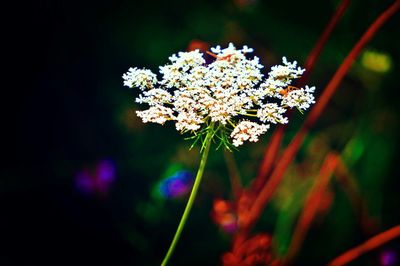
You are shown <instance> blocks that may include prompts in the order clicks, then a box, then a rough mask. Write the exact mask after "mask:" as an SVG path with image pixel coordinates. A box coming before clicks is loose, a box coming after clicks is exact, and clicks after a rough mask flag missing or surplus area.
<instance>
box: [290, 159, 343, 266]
mask: <svg viewBox="0 0 400 266" xmlns="http://www.w3.org/2000/svg"><path fill="white" fill-rule="evenodd" d="M338 162H339V156H338V155H337V154H336V153H329V154H328V155H327V156H326V158H325V161H324V163H323V165H322V167H321V170H320V173H319V176H318V178H317V179H316V180H315V183H314V186H313V188H312V189H311V190H310V192H309V194H308V196H307V199H306V201H305V202H304V207H303V211H302V213H301V215H300V218H299V221H298V222H297V225H296V228H295V230H294V233H293V236H292V240H291V243H290V246H289V249H288V252H287V255H286V258H285V264H286V263H289V264H290V262H291V261H292V259H293V258H294V257H295V255H296V254H297V252H298V251H299V249H300V247H301V244H302V243H303V241H304V239H305V236H306V234H307V232H308V229H309V228H310V225H311V223H312V221H313V220H314V218H315V215H316V213H317V211H318V208H319V206H320V203H321V199H322V197H323V196H324V192H325V191H326V187H327V186H328V184H329V180H330V177H331V175H332V173H333V172H334V171H335V169H336V167H337V165H338Z"/></svg>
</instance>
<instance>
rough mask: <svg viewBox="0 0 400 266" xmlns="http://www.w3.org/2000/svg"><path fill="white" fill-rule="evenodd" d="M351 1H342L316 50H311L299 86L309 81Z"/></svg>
mask: <svg viewBox="0 0 400 266" xmlns="http://www.w3.org/2000/svg"><path fill="white" fill-rule="evenodd" d="M350 2H351V0H342V1H341V2H340V3H339V6H338V7H337V8H336V11H335V13H334V14H333V16H332V17H331V19H330V20H329V22H328V25H327V26H326V28H325V30H324V32H323V33H322V35H321V36H320V37H319V39H318V41H317V43H316V44H315V46H314V48H313V49H312V50H311V52H310V54H309V55H308V57H307V60H306V62H305V63H304V68H305V69H306V70H307V71H306V72H305V73H304V75H303V76H302V77H301V78H300V80H299V82H298V84H299V86H302V85H303V84H304V82H305V81H306V80H307V79H308V76H309V75H310V73H311V72H312V69H313V68H314V65H315V62H316V61H317V59H318V57H319V55H320V54H321V52H322V49H323V48H324V46H325V44H326V42H327V41H328V39H329V37H330V35H331V34H332V31H333V29H334V28H335V26H336V24H337V23H338V22H339V20H340V19H341V18H342V16H343V14H344V12H345V11H346V9H347V7H348V6H349V4H350Z"/></svg>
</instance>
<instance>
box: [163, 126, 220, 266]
mask: <svg viewBox="0 0 400 266" xmlns="http://www.w3.org/2000/svg"><path fill="white" fill-rule="evenodd" d="M213 134H214V131H213V124H211V125H210V129H209V130H208V132H207V136H206V139H205V140H204V143H203V147H204V149H203V153H202V156H201V161H200V165H199V170H198V171H197V174H196V179H195V181H194V184H193V188H192V192H191V193H190V197H189V200H188V202H187V204H186V207H185V211H184V212H183V215H182V218H181V220H180V222H179V225H178V228H177V229H176V232H175V236H174V239H173V240H172V243H171V245H170V246H169V249H168V252H167V255H165V257H164V260H163V262H162V263H161V266H166V265H167V263H168V261H169V259H170V258H171V256H172V253H173V252H174V250H175V246H176V244H177V243H178V241H179V238H180V236H181V234H182V230H183V228H184V227H185V224H186V221H187V218H188V217H189V213H190V210H191V209H192V206H193V202H194V200H195V198H196V195H197V191H198V190H199V186H200V182H201V178H202V176H203V173H204V167H205V166H206V162H207V157H208V152H209V151H210V146H211V142H212V141H211V140H212V136H213Z"/></svg>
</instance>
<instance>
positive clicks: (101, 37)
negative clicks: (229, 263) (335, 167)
mask: <svg viewBox="0 0 400 266" xmlns="http://www.w3.org/2000/svg"><path fill="white" fill-rule="evenodd" d="M392 2H393V1H389V0H383V1H373V0H367V1H353V2H352V3H351V5H350V6H349V8H348V10H347V12H346V13H345V15H344V17H343V18H342V20H341V22H340V23H339V24H338V26H337V28H336V29H335V31H334V32H333V35H332V37H331V38H330V40H329V42H328V44H327V46H326V48H325V49H324V51H323V53H322V56H321V58H320V59H319V60H318V62H317V64H316V67H315V69H314V71H313V73H312V74H311V76H310V79H309V82H308V84H310V85H315V86H316V87H317V95H319V92H320V91H321V90H322V89H323V88H324V86H325V85H326V84H327V83H328V81H329V80H330V78H331V77H332V75H333V73H334V72H335V70H336V69H337V67H338V66H339V65H340V63H341V62H342V60H343V59H344V57H345V56H346V54H347V53H348V52H349V51H350V49H351V47H352V46H353V45H354V44H355V42H356V41H357V40H358V38H359V37H360V36H361V35H362V33H363V32H364V31H365V30H366V29H367V27H368V25H369V24H370V23H371V22H372V21H373V20H374V19H375V18H376V17H377V16H378V14H380V12H382V11H383V10H384V9H385V8H386V7H388V6H389V5H390V4H391V3H392ZM338 3H339V1H337V0H335V1H333V0H329V1H317V0H307V1H263V0H223V1H212V0H207V1H183V0H171V1H132V0H130V1H129V0H114V1H111V0H109V1H106V0H100V1H93V2H92V1H50V0H47V1H46V0H43V1H35V2H34V3H24V2H22V3H21V2H18V3H15V4H14V5H15V6H14V7H13V11H14V12H13V13H11V14H9V17H10V18H9V19H8V20H7V21H6V22H5V23H4V24H3V25H4V26H5V27H6V28H7V30H6V34H7V36H8V37H9V38H7V40H5V42H6V43H8V44H11V46H13V47H12V48H14V49H11V50H3V53H5V54H6V57H7V58H9V59H11V60H12V63H11V64H10V66H11V69H13V71H12V73H11V76H10V77H11V78H12V83H10V85H7V86H6V87H5V88H4V89H3V96H2V99H3V108H4V109H5V111H4V112H3V113H4V116H5V120H3V121H4V122H3V126H4V127H3V129H2V131H3V133H5V137H3V141H4V144H3V145H2V146H3V155H4V157H5V159H3V161H4V167H2V168H1V170H0V173H1V176H0V212H1V216H0V245H1V246H0V265H5V266H8V265H10V266H11V265H21V266H28V265H29V266H31V265H96V266H100V265H110V266H111V265H112V266H114V265H115V266H118V265H121V266H122V265H159V263H160V261H161V260H162V258H163V256H164V254H165V252H166V250H167V248H168V246H169V244H170V241H171V239H172V236H173V234H174V232H175V229H176V226H177V224H178V221H179V219H180V216H181V214H182V211H183V209H184V206H185V203H186V198H187V192H188V190H189V189H190V186H191V182H192V181H193V174H195V171H196V168H197V165H198V162H199V150H198V149H197V148H194V149H193V150H191V151H188V148H189V147H190V145H191V142H190V141H187V140H183V136H180V135H179V133H178V132H176V131H175V130H174V126H173V125H172V124H167V125H165V126H164V127H161V126H159V125H151V124H143V123H141V121H140V120H139V119H138V118H137V117H136V115H135V110H138V109H139V108H141V107H140V106H139V105H137V104H136V103H135V102H134V98H135V96H136V95H137V92H136V91H135V90H134V89H128V88H127V87H123V86H122V77H121V76H122V74H123V73H124V72H126V71H127V70H128V68H129V67H135V66H136V67H140V68H142V67H145V68H150V69H152V70H153V71H154V72H156V71H158V66H160V65H164V64H166V63H167V60H168V57H169V56H170V55H171V54H173V53H176V52H178V51H184V50H186V49H188V47H189V46H190V44H192V45H193V44H199V43H200V42H205V43H206V44H209V45H211V46H215V45H218V44H220V45H222V46H226V45H227V44H228V43H229V42H233V43H234V44H235V45H237V46H239V47H241V46H242V45H245V44H246V45H248V46H249V47H253V48H254V49H255V55H257V56H259V57H260V58H261V62H262V63H263V64H264V65H265V66H266V68H265V71H268V69H269V67H270V66H272V65H275V64H278V63H279V62H280V60H281V57H282V56H287V57H288V59H289V60H297V61H298V62H299V64H300V65H302V64H303V63H304V60H305V58H306V56H307V54H308V53H309V51H310V50H311V49H312V47H313V45H314V43H315V42H316V40H317V38H318V36H319V35H320V34H321V32H322V30H323V28H324V26H325V25H326V23H327V22H328V20H329V18H330V16H331V14H332V13H333V12H334V10H335V8H336V6H337V5H338ZM399 25H400V15H399V14H397V15H395V16H394V17H393V18H392V19H390V21H389V22H388V23H387V24H386V25H384V26H383V28H382V29H381V30H380V31H379V32H378V33H377V34H376V36H375V37H374V39H373V40H372V41H371V43H370V44H369V45H368V46H367V47H366V49H365V50H364V52H363V53H362V55H361V56H360V57H359V58H358V59H357V61H356V62H355V64H354V65H353V67H352V69H351V71H350V72H349V73H348V75H347V77H346V78H345V80H344V81H343V82H342V84H341V85H340V87H339V89H338V91H337V93H336V94H335V96H334V97H333V99H332V100H331V102H330V104H329V105H328V107H327V108H326V110H325V111H324V114H323V115H322V116H321V119H320V120H319V122H318V123H317V125H316V126H315V127H314V128H313V129H312V131H311V132H310V135H309V137H308V138H307V139H306V142H305V145H303V148H302V150H301V151H300V153H299V155H298V156H297V159H296V161H295V163H294V164H293V165H292V166H291V167H290V169H288V171H287V174H286V176H285V181H284V182H283V183H282V185H281V186H280V188H279V190H278V191H277V193H276V196H275V197H274V199H273V201H272V202H271V203H270V204H269V205H268V207H267V208H266V210H265V212H264V215H263V217H262V218H261V219H260V221H259V223H258V226H257V228H256V230H257V231H258V232H267V233H269V234H273V235H274V236H273V238H274V239H276V243H275V249H276V252H277V253H279V254H285V252H286V250H287V246H288V242H289V241H290V235H291V232H292V230H293V225H294V224H295V221H296V217H297V216H298V215H299V213H300V210H301V207H302V202H303V200H304V198H305V196H306V195H307V191H308V190H309V189H310V187H311V186H312V183H313V177H315V176H316V175H317V173H318V169H319V168H320V167H321V164H322V162H323V160H324V157H325V156H326V154H327V153H328V152H329V151H336V152H338V153H339V154H341V155H342V158H343V160H344V163H345V164H346V165H347V167H348V169H349V171H350V173H351V176H352V178H354V180H355V181H356V183H357V186H358V188H359V191H360V194H361V195H362V197H363V199H364V202H365V206H366V210H365V212H363V213H366V216H367V217H368V224H367V225H365V223H367V221H366V220H365V219H366V218H365V219H364V218H363V217H364V216H363V217H362V218H360V217H359V215H358V214H357V210H356V211H355V210H354V208H353V207H352V204H351V200H349V197H348V195H347V194H346V191H345V188H344V187H343V186H342V185H341V184H340V182H337V181H335V179H334V178H332V180H331V182H330V184H329V189H328V192H327V196H326V201H325V202H326V204H324V207H323V208H322V211H321V212H320V213H319V214H318V217H317V219H316V221H315V222H314V223H313V226H312V229H311V230H310V232H309V234H308V235H307V238H306V239H305V242H304V244H303V246H302V248H301V251H300V252H299V255H298V257H297V260H296V265H324V264H326V263H327V262H328V261H329V260H331V259H333V258H334V257H335V256H337V255H339V254H340V253H342V252H344V251H345V250H347V249H349V248H351V247H353V246H355V245H357V244H359V243H361V242H363V241H364V240H365V239H367V238H368V237H370V236H372V235H373V234H376V233H378V232H381V231H383V230H385V229H387V228H389V227H391V226H394V225H397V224H399V223H400V181H399V178H398V177H397V176H398V174H397V173H398V169H397V166H398V163H399V161H398V159H399V156H398V154H396V149H397V148H399V141H398V140H399V138H398V133H399V116H398V114H399V108H400V107H399V104H398V97H397V96H398V95H399V93H398V91H399V89H400V87H399V82H398V80H397V78H398V77H399V73H400V49H399V47H400V38H399V36H400V35H399V33H400V32H399ZM200 44H201V43H200ZM11 84H12V85H11ZM11 95H12V97H10V96H11ZM317 99H318V98H317ZM304 117H305V116H304V115H301V114H295V115H294V116H293V118H292V121H291V124H290V126H289V128H288V131H287V135H286V137H285V139H284V143H286V144H287V143H288V142H289V140H290V138H291V137H292V136H293V135H294V133H295V132H296V130H297V129H298V128H299V126H300V125H301V123H302V121H303V120H304ZM271 132H272V131H270V132H269V133H268V134H266V135H265V136H264V137H263V138H262V141H260V142H259V143H252V144H247V145H244V146H243V147H242V148H241V149H240V151H238V152H235V153H234V156H235V158H236V160H237V161H238V162H240V164H239V165H238V168H239V171H240V173H241V177H242V182H243V183H244V184H249V183H250V181H251V180H252V178H253V177H254V176H255V174H256V172H257V169H258V165H259V163H260V161H261V159H262V154H263V150H264V148H265V147H266V144H267V143H268V139H269V137H270V135H271ZM230 197H231V187H230V184H229V174H228V170H227V167H226V161H225V159H224V155H223V152H222V151H220V150H219V151H216V152H214V151H213V152H212V155H211V157H210V160H209V163H208V165H207V169H206V173H205V177H204V180H203V183H202V185H201V189H200V193H199V195H198V198H197V200H196V203H195V207H194V208H193V211H192V213H191V215H190V218H189V221H188V224H187V226H186V228H185V230H184V233H183V235H182V238H181V241H180V243H179V244H178V247H177V249H176V252H175V255H174V256H173V259H172V261H171V265H220V256H221V255H222V253H223V252H226V251H228V250H229V249H230V234H231V232H232V231H231V230H234V228H233V229H232V228H231V229H229V228H228V229H227V228H226V227H223V226H221V225H218V224H216V222H215V219H212V215H211V210H212V206H213V201H214V200H215V199H229V198H230ZM399 256H400V255H399V241H392V242H390V243H388V244H387V245H385V246H383V247H381V248H380V249H377V250H376V251H374V252H371V253H369V254H367V255H365V256H363V257H361V258H360V259H358V260H357V261H355V262H354V263H353V264H352V265H400V264H399V261H400V257H399Z"/></svg>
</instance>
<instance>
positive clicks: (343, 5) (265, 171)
mask: <svg viewBox="0 0 400 266" xmlns="http://www.w3.org/2000/svg"><path fill="white" fill-rule="evenodd" d="M350 2H351V0H342V1H341V2H340V4H339V6H338V7H337V8H336V11H335V13H334V14H333V16H332V17H331V19H330V20H329V22H328V25H327V26H326V27H325V29H324V31H323V33H322V34H321V36H320V37H319V39H318V41H317V43H316V44H315V46H314V47H313V48H312V50H311V52H310V53H309V55H308V57H307V59H306V61H305V64H304V68H305V69H306V72H305V74H304V75H303V76H302V77H301V78H300V80H299V81H298V82H297V83H298V86H302V85H303V84H304V83H305V82H306V80H307V79H308V75H309V74H310V73H311V71H312V69H313V68H314V65H315V63H316V61H317V59H318V58H319V56H320V54H321V52H322V50H323V48H324V46H325V44H326V42H327V41H328V39H329V37H330V35H331V34H332V31H333V29H334V28H335V27H336V25H337V23H338V22H339V20H340V19H341V18H342V16H343V14H344V12H345V11H346V9H347V7H348V6H349V4H350ZM284 132H285V127H284V126H278V127H277V128H276V129H275V131H274V133H273V135H272V137H271V140H270V141H269V143H268V146H267V148H266V149H265V153H264V158H263V160H262V162H261V166H260V168H259V171H258V174H257V177H256V178H255V180H254V183H253V185H252V191H254V192H258V191H259V190H260V189H261V186H263V185H264V183H265V181H266V179H267V177H268V175H269V173H270V171H271V169H272V167H273V164H274V163H275V160H276V157H277V154H278V150H279V148H280V146H281V142H282V138H283V135H284Z"/></svg>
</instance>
